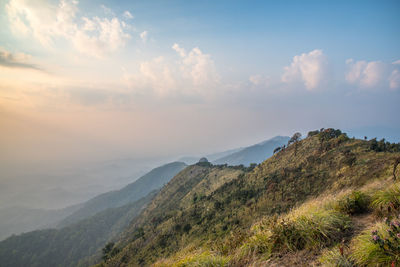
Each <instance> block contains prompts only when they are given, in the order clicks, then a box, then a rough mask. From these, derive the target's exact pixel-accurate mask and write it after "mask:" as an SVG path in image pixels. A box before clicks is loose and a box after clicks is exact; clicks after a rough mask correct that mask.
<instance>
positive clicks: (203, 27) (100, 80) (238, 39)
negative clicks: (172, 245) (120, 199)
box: [0, 0, 400, 160]
mask: <svg viewBox="0 0 400 267" xmlns="http://www.w3.org/2000/svg"><path fill="white" fill-rule="evenodd" d="M0 5H1V8H0V22H1V25H2V26H3V27H1V29H0V49H1V50H0V70H1V72H0V111H1V117H2V120H3V121H4V123H3V125H4V126H3V128H7V131H6V132H7V134H6V133H3V137H2V140H3V143H7V146H8V147H10V151H9V152H8V154H7V155H3V157H5V158H7V159H11V158H13V159H14V160H17V159H19V158H20V157H22V155H30V154H29V153H28V151H34V150H35V148H37V147H38V146H40V145H41V144H42V142H44V140H48V141H46V142H45V143H46V144H48V146H49V147H52V142H54V143H57V144H58V143H62V142H60V140H64V139H65V138H68V139H71V138H70V136H73V138H72V140H73V141H72V144H69V145H68V146H66V147H62V148H60V149H59V151H60V152H59V153H60V158H64V157H66V158H68V157H72V156H71V155H75V154H76V151H80V150H82V151H81V152H80V153H79V154H81V155H82V157H88V158H89V157H91V156H99V155H101V156H102V157H108V156H110V155H111V156H113V157H114V156H115V157H118V156H120V155H130V154H132V153H133V154H135V155H136V156H138V155H146V156H152V155H157V156H167V155H179V154H188V153H203V152H204V153H208V152H214V151H218V150H221V149H226V148H231V147H236V146H242V145H246V144H251V143H254V142H257V141H261V140H263V139H266V138H268V137H272V136H274V135H277V134H287V135H289V134H291V133H292V132H294V131H298V130H300V131H303V132H306V131H307V130H310V129H313V128H320V127H337V128H343V129H349V130H353V129H366V127H367V128H368V127H369V128H368V129H371V128H374V127H375V128H381V129H384V128H385V129H386V128H387V129H390V130H389V132H391V133H392V134H391V135H392V137H393V136H395V135H396V134H393V133H395V132H396V131H397V129H399V126H398V125H399V124H400V123H399V122H400V120H399V116H398V113H399V111H400V109H399V108H398V102H399V100H400V61H399V60H400V45H399V43H400V32H399V29H400V18H399V16H398V14H400V2H399V1H104V0H103V1H101V0H93V1H75V0H39V1H35V2H34V3H33V2H32V1H28V0H0ZM16 118H19V119H18V120H16ZM15 121H20V122H21V124H24V123H22V122H29V123H27V124H24V126H23V127H28V126H26V125H29V127H30V128H29V132H30V134H31V135H32V136H33V138H31V139H29V140H30V141H29V142H28V141H26V138H25V136H24V135H18V134H17V135H16V134H14V133H16V132H18V131H20V128H19V127H22V126H21V125H17V124H16V123H15ZM6 122H7V123H6ZM43 125H44V126H45V128H46V129H51V130H46V131H43V130H42V129H43ZM110 125H111V127H110ZM203 125H207V127H204V126H203ZM139 129H141V130H139ZM354 132H356V131H355V130H354ZM160 133H163V134H160ZM372 134H373V133H372ZM49 136H51V138H49ZM171 136H173V137H172V139H171ZM227 136H229V137H228V138H227ZM392 139H393V138H392ZM394 139H396V137H394ZM21 140H24V142H21ZM49 140H50V141H49ZM210 140H212V141H210ZM21 144H25V145H21ZM99 144H100V145H99ZM100 148H101V149H100ZM75 149H76V150H75ZM99 149H100V150H101V151H102V152H98V151H97V150H99ZM83 150H84V151H83ZM104 151H107V153H105V152H104ZM110 151H111V152H110ZM11 152H12V153H11ZM46 153H47V154H46ZM52 153H53V151H52V150H51V149H50V150H49V151H47V152H46V149H44V150H43V159H45V158H54V155H53V154H52ZM26 157H28V156H26ZM38 158H39V159H41V157H38ZM56 158H57V157H56Z"/></svg>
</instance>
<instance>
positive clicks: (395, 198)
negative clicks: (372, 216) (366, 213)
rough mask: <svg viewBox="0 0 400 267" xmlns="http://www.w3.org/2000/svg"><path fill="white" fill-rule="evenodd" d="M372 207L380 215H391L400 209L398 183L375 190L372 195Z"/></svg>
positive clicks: (399, 186) (399, 187) (399, 188)
mask: <svg viewBox="0 0 400 267" xmlns="http://www.w3.org/2000/svg"><path fill="white" fill-rule="evenodd" d="M372 207H373V208H374V211H375V213H376V214H377V215H378V216H380V217H391V216H392V215H393V214H398V213H399V211H400V185H399V183H396V184H393V185H391V186H390V187H389V188H387V189H384V190H379V191H377V192H376V193H375V194H374V196H373V201H372Z"/></svg>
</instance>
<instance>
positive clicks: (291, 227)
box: [236, 199, 351, 263]
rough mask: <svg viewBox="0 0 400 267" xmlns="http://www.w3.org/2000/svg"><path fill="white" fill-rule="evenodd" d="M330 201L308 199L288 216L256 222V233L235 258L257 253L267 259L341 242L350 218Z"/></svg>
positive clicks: (254, 227)
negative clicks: (283, 253)
mask: <svg viewBox="0 0 400 267" xmlns="http://www.w3.org/2000/svg"><path fill="white" fill-rule="evenodd" d="M328 202H329V204H327V203H328ZM330 202H332V199H329V201H326V200H325V201H314V202H309V203H306V204H304V205H302V206H301V207H299V208H297V209H296V210H293V211H291V212H290V213H288V214H287V215H285V216H282V217H279V218H274V219H271V218H269V219H264V221H261V222H259V223H257V224H255V225H254V226H253V227H252V232H253V235H252V236H251V237H250V238H248V239H247V241H246V242H244V244H243V245H242V247H241V248H240V250H239V253H236V258H237V259H240V260H242V263H243V262H245V261H243V259H246V258H254V257H256V256H257V255H258V257H259V258H264V259H266V258H268V257H270V256H271V255H273V254H274V253H282V252H284V251H298V250H302V249H320V248H323V247H326V246H331V245H334V244H336V243H337V242H340V241H341V240H342V239H343V238H344V237H345V236H347V235H348V234H349V232H350V231H351V219H350V217H349V216H348V215H347V214H344V213H342V212H339V211H337V210H335V209H332V208H331V206H332V204H331V203H330ZM239 262H240V261H239Z"/></svg>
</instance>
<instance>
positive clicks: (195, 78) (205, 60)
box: [172, 44, 219, 85]
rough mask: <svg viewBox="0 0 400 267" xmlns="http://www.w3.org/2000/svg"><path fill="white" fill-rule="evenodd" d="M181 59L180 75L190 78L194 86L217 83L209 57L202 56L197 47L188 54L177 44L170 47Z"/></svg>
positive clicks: (206, 55)
mask: <svg viewBox="0 0 400 267" xmlns="http://www.w3.org/2000/svg"><path fill="white" fill-rule="evenodd" d="M172 49H174V50H175V51H176V52H177V53H178V55H179V56H180V57H181V58H182V61H181V62H180V65H181V68H180V69H181V71H182V74H183V75H184V76H185V77H186V78H188V77H189V78H190V79H191V80H192V82H193V84H194V85H205V84H214V83H217V82H218V81H219V75H218V74H217V71H216V69H215V65H214V61H213V60H212V59H211V56H210V55H208V54H204V53H203V52H202V51H201V50H200V49H199V48H198V47H195V48H193V49H192V50H191V51H190V52H189V53H188V54H186V52H185V49H183V48H181V47H180V46H179V45H178V44H174V45H173V46H172Z"/></svg>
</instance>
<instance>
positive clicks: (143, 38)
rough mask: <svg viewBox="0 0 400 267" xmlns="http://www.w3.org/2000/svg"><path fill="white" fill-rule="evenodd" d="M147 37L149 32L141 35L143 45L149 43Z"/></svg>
mask: <svg viewBox="0 0 400 267" xmlns="http://www.w3.org/2000/svg"><path fill="white" fill-rule="evenodd" d="M147 37H148V33H147V31H144V32H142V33H141V34H140V39H142V41H143V43H146V42H147Z"/></svg>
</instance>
